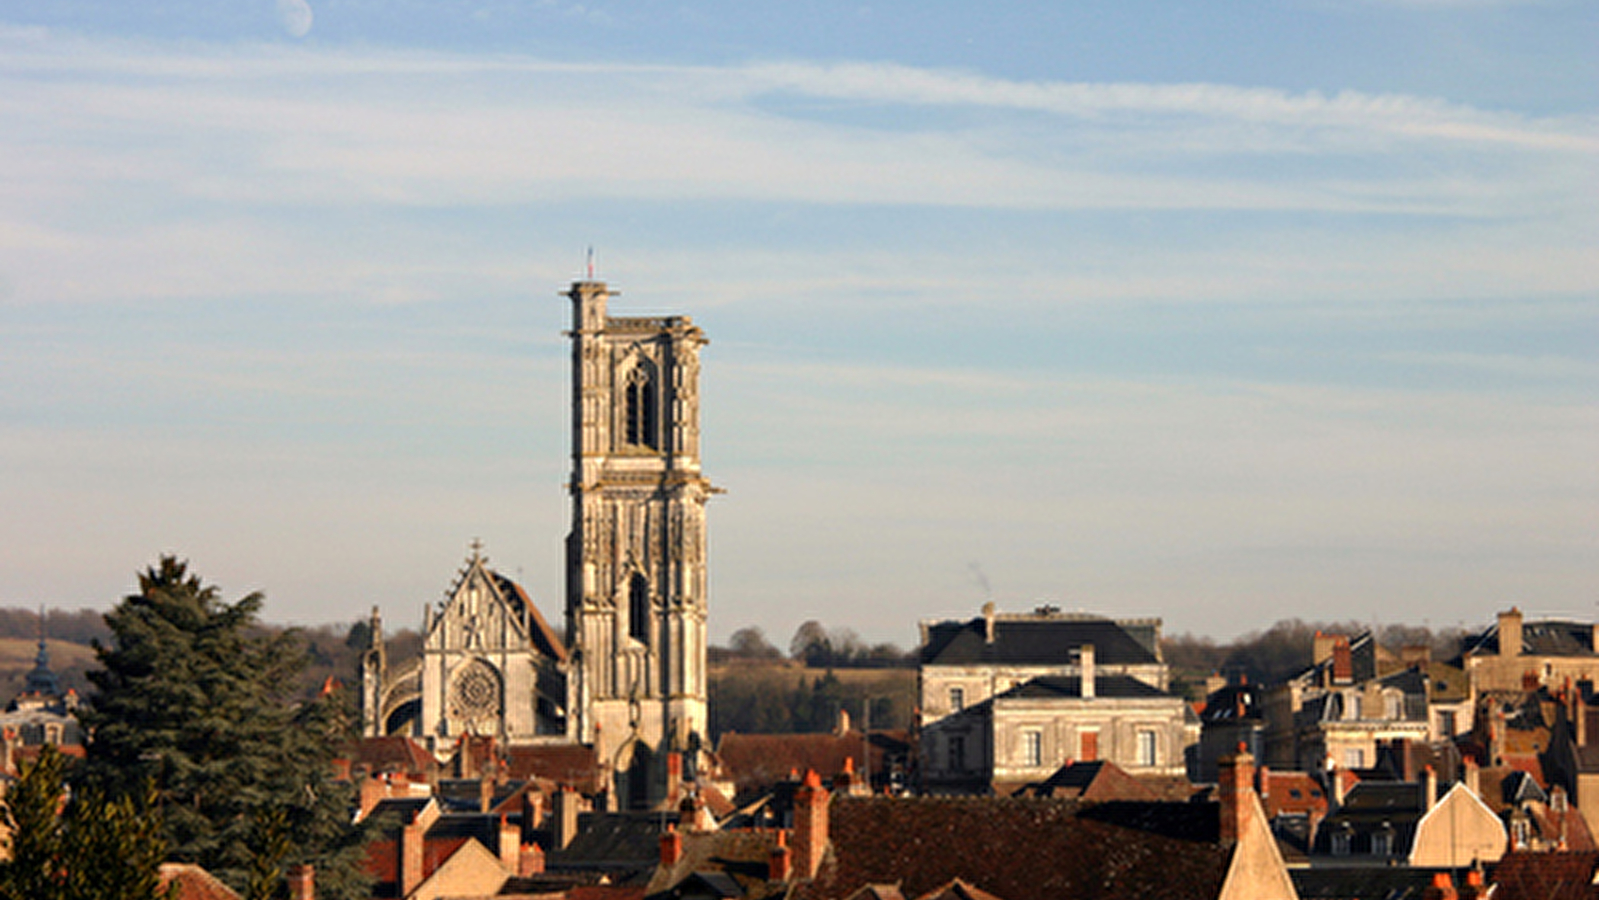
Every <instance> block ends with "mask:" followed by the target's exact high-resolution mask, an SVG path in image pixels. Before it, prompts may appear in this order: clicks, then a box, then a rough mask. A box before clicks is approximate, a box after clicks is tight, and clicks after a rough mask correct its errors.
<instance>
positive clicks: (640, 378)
mask: <svg viewBox="0 0 1599 900" xmlns="http://www.w3.org/2000/svg"><path fill="white" fill-rule="evenodd" d="M626 403H627V409H626V410H625V412H626V415H627V421H626V422H624V423H623V431H624V434H625V435H626V438H627V443H628V444H629V445H631V446H634V447H648V448H650V449H651V450H659V449H660V448H661V438H660V426H659V423H658V422H657V421H656V410H657V409H658V407H659V404H658V403H657V398H656V391H655V378H654V377H653V376H652V374H651V372H650V370H649V367H648V365H647V364H640V365H638V366H635V367H633V370H632V371H631V372H629V373H628V376H627V389H626Z"/></svg>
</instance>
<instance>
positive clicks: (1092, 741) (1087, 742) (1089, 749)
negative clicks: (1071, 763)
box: [1077, 731, 1099, 762]
mask: <svg viewBox="0 0 1599 900" xmlns="http://www.w3.org/2000/svg"><path fill="white" fill-rule="evenodd" d="M1077 748H1078V753H1077V760H1078V761H1079V762H1093V761H1095V760H1097V759H1099V732H1097V731H1084V732H1081V733H1079V734H1078V735H1077Z"/></svg>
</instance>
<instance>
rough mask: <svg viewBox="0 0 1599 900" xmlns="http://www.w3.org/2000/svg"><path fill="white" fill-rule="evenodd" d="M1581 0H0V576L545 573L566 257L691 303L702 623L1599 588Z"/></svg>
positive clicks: (64, 581) (658, 302) (1222, 619)
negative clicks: (482, 551)
mask: <svg viewBox="0 0 1599 900" xmlns="http://www.w3.org/2000/svg"><path fill="white" fill-rule="evenodd" d="M1596 47H1599V4H1594V3H1590V2H1575V0H1573V2H1561V0H1548V2H1539V0H1526V2H1495V0H1392V2H1384V0H1299V2H1275V3H1266V2H1258V3H1244V2H1240V3H1220V4H1199V3H1192V2H1186V3H1153V2H1122V3H1101V4H1063V3H1058V2H1056V3H1008V4H951V3H887V4H883V3H872V4H838V3H826V2H821V3H808V4H796V3H770V4H758V3H731V2H727V3H687V4H682V3H656V2H638V3H607V2H597V3H586V4H575V3H564V2H555V0H552V2H521V3H512V2H478V3H466V2H461V3H449V2H432V3H421V2H414V3H413V2H397V0H385V2H376V0H364V2H363V0H344V2H335V0H325V2H319V0H307V2H300V0H248V2H245V0H239V2H153V3H140V4H128V3H124V2H91V0H83V2H71V0H59V2H48V0H47V2H40V3H33V4H27V5H23V4H7V5H5V6H0V504H3V508H4V510H5V515H4V516H3V517H0V546H3V547H4V548H5V549H4V551H3V559H4V565H3V566H0V603H3V604H8V605H12V604H29V605H31V604H36V603H40V602H43V603H50V604H55V605H64V606H76V605H93V606H101V607H104V606H107V605H109V604H110V603H111V602H114V600H115V599H116V598H117V597H119V596H120V595H122V594H123V593H126V592H127V591H128V590H129V589H130V587H131V585H132V583H133V573H134V572H135V571H136V570H137V569H139V568H141V567H142V566H144V565H146V564H148V563H149V562H150V561H151V560H153V559H154V558H155V556H156V555H157V554H159V553H162V552H176V553H179V554H181V555H184V556H186V557H188V558H190V559H191V561H192V563H193V565H194V567H195V568H196V569H197V570H198V571H199V572H200V573H201V574H203V575H204V576H206V577H207V578H209V579H211V580H213V581H216V582H218V583H220V584H221V585H222V587H223V588H224V590H225V591H226V592H227V593H228V594H229V595H230V596H233V595H237V594H239V593H242V592H244V591H246V590H251V589H262V590H265V591H266V592H267V595H268V606H267V614H268V616H269V617H270V618H273V619H276V620H282V621H301V622H327V621H349V620H353V619H354V618H356V617H357V616H360V615H363V614H364V612H365V611H366V610H367V609H368V608H370V607H371V605H373V604H374V603H376V604H379V605H381V606H382V607H383V609H384V611H385V615H386V616H387V618H388V620H389V621H390V622H391V623H392V624H393V625H395V626H401V625H414V624H415V623H416V622H417V621H418V620H419V619H420V610H421V608H422V606H423V604H424V603H427V602H429V601H431V600H433V599H436V598H437V597H439V596H440V595H441V593H442V591H443V590H444V589H445V588H446V587H447V586H448V584H449V582H450V580H451V577H452V575H453V573H454V571H455V569H456V567H457V566H458V564H459V562H460V561H461V559H462V558H463V556H464V555H465V554H466V552H467V543H468V542H469V541H470V540H471V539H473V538H474V537H480V538H482V539H483V541H484V542H485V544H486V547H487V552H488V553H489V555H490V557H491V558H492V560H493V561H494V563H495V564H496V565H498V566H499V567H500V568H502V569H503V570H504V571H506V572H507V573H508V574H512V575H514V576H519V577H520V578H521V579H522V580H523V581H524V583H526V584H527V586H528V587H529V589H530V590H531V591H532V592H533V594H534V595H535V598H536V599H537V600H538V601H539V603H540V605H541V606H542V607H543V609H544V610H545V611H546V613H547V614H549V615H550V616H551V617H552V618H555V619H558V618H559V616H560V605H561V600H560V598H561V573H560V565H561V559H562V554H561V539H562V536H563V535H564V533H565V529H566V523H567V518H568V512H567V507H566V498H565V496H564V494H563V491H562V487H561V486H562V484H563V481H564V478H565V474H566V468H567V462H566V452H567V446H566V441H567V428H566V411H565V403H566V396H567V395H566V390H567V367H566V357H565V346H564V342H563V339H562V338H561V335H560V332H561V330H562V328H564V327H565V325H566V316H567V309H566V304H565V301H564V300H563V299H561V298H560V297H558V296H557V293H558V292H559V291H561V290H562V289H564V287H565V285H566V284H567V283H568V282H570V281H571V280H572V279H573V278H575V277H577V276H579V275H580V274H581V272H582V267H583V261H584V250H585V248H586V247H587V246H589V245H590V244H592V245H594V246H595V247H596V248H597V254H598V262H599V274H600V275H601V277H603V278H605V279H606V280H608V281H610V282H611V283H612V284H613V286H615V287H617V288H619V289H620V290H621V291H622V292H623V295H622V297H621V298H619V299H618V300H617V301H616V308H617V309H618V310H619V311H621V312H624V313H626V312H653V311H673V312H685V313H688V314H690V315H692V316H693V317H694V318H695V320H696V321H697V322H698V323H699V324H700V325H701V326H702V327H704V328H705V330H706V331H707V333H708V334H709V336H710V337H711V339H712V344H711V346H710V347H709V348H707V351H706V356H705V362H706V366H705V370H704V392H705V396H706V403H707V408H706V411H705V429H706V438H705V443H704V451H705V464H706V468H707V471H708V472H709V473H710V474H711V476H712V477H713V479H714V480H715V481H716V482H717V483H718V484H720V485H722V486H724V487H726V488H727V489H728V491H729V492H728V494H727V495H726V496H723V497H720V498H718V499H717V500H716V501H715V502H714V505H713V510H712V515H711V520H710V521H711V529H712V553H713V559H712V591H713V596H712V611H713V614H712V633H713V637H715V638H717V639H722V638H725V637H726V635H727V634H728V633H730V632H731V631H732V630H734V629H736V628H738V627H741V626H743V625H747V624H756V625H760V626H762V627H764V628H765V629H766V630H767V631H768V633H769V634H770V635H771V636H772V637H773V638H774V639H775V640H776V641H778V642H779V643H783V642H786V640H787V638H788V636H789V635H790V634H791V633H792V632H793V629H794V628H795V627H796V626H797V625H798V624H799V623H800V622H801V621H803V620H805V619H809V618H817V619H820V620H822V621H824V622H826V623H828V624H830V625H835V626H849V627H853V628H855V629H856V630H857V631H859V632H860V633H861V634H863V635H864V636H866V637H868V638H869V639H872V640H893V641H896V642H899V643H901V644H906V645H909V644H910V643H912V642H913V641H914V635H915V622H916V620H918V619H920V618H923V617H930V616H941V615H972V614H975V611H976V609H977V608H978V606H980V605H981V603H982V602H983V601H984V600H985V599H987V598H988V597H989V596H990V591H991V596H992V598H993V599H994V600H995V601H996V602H998V603H999V605H1000V607H1001V608H1002V609H1012V610H1020V609H1026V608H1030V607H1032V606H1034V605H1037V604H1038V603H1041V602H1047V603H1053V604H1055V605H1058V606H1062V607H1064V608H1067V609H1085V610H1090V611H1096V612H1103V613H1107V614H1112V615H1158V616H1161V617H1163V618H1165V620H1166V622H1167V628H1168V630H1170V631H1174V632H1181V631H1196V632H1200V633H1208V634H1213V635H1216V636H1220V637H1225V636H1228V635H1232V634H1235V633H1238V632H1241V631H1246V630H1249V629H1252V628H1257V627H1263V626H1265V625H1267V624H1269V623H1270V622H1271V621H1273V620H1275V619H1278V618H1283V617H1288V616H1299V617H1303V618H1312V619H1347V618H1360V619H1368V620H1380V621H1408V622H1416V623H1422V622H1426V623H1429V624H1432V625H1435V626H1445V625H1454V624H1456V623H1458V622H1466V623H1473V624H1475V623H1478V622H1482V621H1485V620H1487V619H1488V618H1489V617H1491V616H1492V614H1493V613H1494V612H1495V611H1496V610H1498V609H1501V608H1505V607H1508V606H1509V605H1511V604H1512V603H1514V604H1518V605H1520V606H1521V607H1522V608H1524V609H1527V610H1529V611H1531V612H1533V613H1535V614H1536V613H1543V612H1550V613H1554V612H1564V613H1571V614H1578V615H1583V616H1592V615H1593V614H1594V613H1595V603H1596V601H1599V463H1596V462H1595V460H1599V403H1596V389H1599V353H1596V351H1595V348H1596V347H1599V53H1595V52H1594V50H1595V48H1596Z"/></svg>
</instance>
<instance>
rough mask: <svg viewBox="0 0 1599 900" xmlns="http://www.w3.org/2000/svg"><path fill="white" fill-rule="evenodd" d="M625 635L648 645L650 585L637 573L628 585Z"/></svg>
mask: <svg viewBox="0 0 1599 900" xmlns="http://www.w3.org/2000/svg"><path fill="white" fill-rule="evenodd" d="M627 633H628V635H629V636H631V637H632V638H633V639H634V640H637V641H642V642H644V643H646V644H647V643H649V640H650V585H649V582H647V581H645V580H644V576H643V575H640V574H638V573H637V572H635V573H633V580H632V581H631V582H630V583H629V584H628V609H627Z"/></svg>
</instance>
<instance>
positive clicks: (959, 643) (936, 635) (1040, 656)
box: [921, 616, 1160, 666]
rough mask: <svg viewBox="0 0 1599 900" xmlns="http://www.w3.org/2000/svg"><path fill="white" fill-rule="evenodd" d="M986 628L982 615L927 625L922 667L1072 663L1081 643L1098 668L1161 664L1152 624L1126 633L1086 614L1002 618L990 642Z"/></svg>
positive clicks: (1111, 623)
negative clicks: (1089, 649)
mask: <svg viewBox="0 0 1599 900" xmlns="http://www.w3.org/2000/svg"><path fill="white" fill-rule="evenodd" d="M986 627H987V626H986V622H985V620H984V619H983V618H982V617H981V616H979V617H978V618H975V619H972V620H971V621H969V622H959V621H947V622H937V623H934V624H932V625H930V626H928V629H927V644H926V646H924V647H923V648H922V654H921V662H922V665H924V666H930V665H931V666H962V665H973V664H985V663H986V664H991V665H1020V666H1030V665H1047V666H1058V665H1070V664H1073V663H1075V662H1076V661H1077V651H1078V649H1079V648H1081V647H1082V646H1083V645H1084V644H1092V645H1093V646H1094V661H1095V662H1096V663H1098V664H1100V665H1153V664H1158V663H1159V662H1160V660H1159V658H1157V657H1156V655H1155V648H1154V640H1155V630H1154V627H1153V626H1150V627H1148V628H1142V627H1138V628H1134V629H1129V628H1127V627H1123V626H1122V625H1120V624H1118V623H1117V622H1115V621H1113V620H1111V619H1101V618H1092V617H1086V616H1026V617H1010V616H1000V617H999V618H997V619H995V621H994V640H993V642H992V643H990V642H989V641H988V640H986V637H985V636H986V633H987V632H986ZM1135 631H1136V634H1135ZM1146 631H1147V632H1148V634H1145V632H1146Z"/></svg>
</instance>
